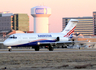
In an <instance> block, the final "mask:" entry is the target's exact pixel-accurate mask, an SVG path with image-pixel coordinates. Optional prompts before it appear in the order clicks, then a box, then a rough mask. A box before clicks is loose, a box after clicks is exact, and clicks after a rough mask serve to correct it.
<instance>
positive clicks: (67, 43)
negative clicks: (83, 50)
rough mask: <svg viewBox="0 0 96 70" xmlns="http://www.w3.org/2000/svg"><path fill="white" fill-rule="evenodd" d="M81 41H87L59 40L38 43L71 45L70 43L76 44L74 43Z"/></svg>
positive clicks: (39, 43)
mask: <svg viewBox="0 0 96 70" xmlns="http://www.w3.org/2000/svg"><path fill="white" fill-rule="evenodd" d="M80 42H85V41H58V42H38V45H52V46H55V45H64V44H66V45H69V44H74V43H80Z"/></svg>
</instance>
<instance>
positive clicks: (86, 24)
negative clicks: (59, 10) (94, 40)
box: [62, 17, 94, 36]
mask: <svg viewBox="0 0 96 70" xmlns="http://www.w3.org/2000/svg"><path fill="white" fill-rule="evenodd" d="M70 19H78V20H79V22H78V24H77V26H76V28H75V30H74V32H79V33H81V34H83V35H84V36H90V35H94V24H93V17H67V18H63V29H64V28H65V27H66V25H67V23H68V22H69V20H70ZM63 29H62V30H63Z"/></svg>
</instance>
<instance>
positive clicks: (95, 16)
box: [93, 12, 96, 35]
mask: <svg viewBox="0 0 96 70" xmlns="http://www.w3.org/2000/svg"><path fill="white" fill-rule="evenodd" d="M93 24H94V35H96V12H93Z"/></svg>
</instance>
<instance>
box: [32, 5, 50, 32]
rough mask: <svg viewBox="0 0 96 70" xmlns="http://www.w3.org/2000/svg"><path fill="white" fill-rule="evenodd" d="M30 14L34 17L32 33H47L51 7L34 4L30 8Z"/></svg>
mask: <svg viewBox="0 0 96 70" xmlns="http://www.w3.org/2000/svg"><path fill="white" fill-rule="evenodd" d="M31 15H32V16H33V17H34V33H48V24H49V20H48V17H49V16H50V15H51V8H49V7H46V6H35V7H33V8H31Z"/></svg>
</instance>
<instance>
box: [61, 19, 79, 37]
mask: <svg viewBox="0 0 96 70" xmlns="http://www.w3.org/2000/svg"><path fill="white" fill-rule="evenodd" d="M77 22H78V20H77V19H71V20H70V21H69V22H68V24H67V26H66V27H65V29H64V30H63V31H62V32H61V33H63V34H64V37H69V36H70V34H72V33H73V32H74V29H75V28H76V25H77Z"/></svg>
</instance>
